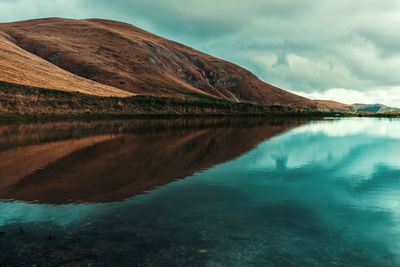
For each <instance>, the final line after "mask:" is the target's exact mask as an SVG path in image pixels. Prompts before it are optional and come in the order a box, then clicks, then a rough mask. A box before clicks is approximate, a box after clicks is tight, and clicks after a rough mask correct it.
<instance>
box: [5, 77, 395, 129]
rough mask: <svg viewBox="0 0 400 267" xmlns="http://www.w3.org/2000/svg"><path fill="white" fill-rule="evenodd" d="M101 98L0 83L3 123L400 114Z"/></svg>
mask: <svg viewBox="0 0 400 267" xmlns="http://www.w3.org/2000/svg"><path fill="white" fill-rule="evenodd" d="M196 97H197V99H196V98H195V99H176V98H166V97H152V96H132V97H126V98H120V97H102V96H92V95H86V94H82V93H78V92H76V93H71V92H64V91H60V90H50V89H44V88H37V87H30V86H24V85H18V84H12V83H6V82H1V81H0V121H2V122H6V121H16V120H18V121H21V120H22V121H23V120H26V121H32V120H57V119H79V118H82V119H87V118H91V119H95V118H135V117H145V116H149V117H176V116H274V117H275V116H293V117H312V116H316V117H320V116H373V117H398V116H399V115H400V114H394V113H390V114H385V113H379V114H373V113H338V112H321V111H316V110H313V109H306V108H302V109H299V108H293V107H285V106H262V105H256V104H251V103H233V102H230V101H226V100H220V99H216V98H211V97H204V96H201V95H199V96H196Z"/></svg>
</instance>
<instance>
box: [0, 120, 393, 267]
mask: <svg viewBox="0 0 400 267" xmlns="http://www.w3.org/2000/svg"><path fill="white" fill-rule="evenodd" d="M399 141H400V120H388V119H340V120H336V119H324V120H318V121H304V120H271V121H270V120H252V119H246V120H220V119H209V120H166V121H161V120H160V121H154V120H153V121H145V120H143V121H140V120H138V121H111V122H102V121H100V122H62V123H61V122H59V123H41V124H25V125H0V199H1V200H0V266H2V265H4V266H7V264H8V265H10V266H32V265H36V266H88V265H89V266H279V267H281V266H284V267H286V266H287V267H290V266H322V267H329V266H351V267H357V266H360V267H361V266H362V267H366V266H371V267H372V266H373V267H377V266H379V267H385V266H396V267H398V266H400V193H399V192H400V152H399V151H400V142H399Z"/></svg>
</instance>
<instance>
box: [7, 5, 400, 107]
mask: <svg viewBox="0 0 400 267" xmlns="http://www.w3.org/2000/svg"><path fill="white" fill-rule="evenodd" d="M41 17H66V18H106V19H113V20H119V21H124V22H128V23H131V24H134V25H135V26H138V27H140V28H143V29H145V30H148V31H151V32H153V33H155V34H158V35H161V36H163V37H166V38H169V39H172V40H175V41H178V42H181V43H184V44H186V45H189V46H191V47H193V48H196V49H199V50H201V51H203V52H206V53H208V54H211V55H213V56H216V57H220V58H223V59H226V60H229V61H232V62H234V63H236V64H239V65H241V66H242V67H245V68H247V69H249V70H250V71H251V72H253V73H254V74H255V75H257V76H258V77H259V78H260V79H262V80H264V81H266V82H268V83H271V84H273V85H276V86H278V87H281V88H283V89H286V90H289V91H292V92H294V93H297V94H300V95H303V96H306V97H310V98H313V99H330V100H336V101H340V102H343V103H348V104H351V103H360V102H362V103H371V104H372V103H383V104H386V105H389V106H396V107H400V75H399V70H400V34H398V27H399V26H398V25H400V0H380V1H376V0H363V1H361V0H360V1H349V0H321V1H315V0H251V1H249V0H113V1H109V0H0V21H1V22H8V21H17V20H24V19H32V18H41Z"/></svg>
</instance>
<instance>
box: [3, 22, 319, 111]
mask: <svg viewBox="0 0 400 267" xmlns="http://www.w3.org/2000/svg"><path fill="white" fill-rule="evenodd" d="M0 32H3V34H2V37H1V40H2V55H1V65H2V66H8V65H11V66H13V68H12V69H9V68H8V67H2V68H1V69H0V80H3V81H9V82H14V83H22V84H28V85H34V86H41V87H46V88H58V89H65V90H69V91H71V90H74V91H76V90H78V89H80V90H81V91H84V90H86V91H89V92H93V91H96V92H99V94H100V92H102V93H103V94H104V93H105V92H106V91H107V93H109V94H110V95H117V94H121V92H120V91H118V90H117V89H116V88H118V89H122V90H124V91H125V92H130V93H134V94H141V95H153V96H169V97H195V96H201V95H203V96H214V97H218V98H222V99H227V100H230V101H234V102H241V101H245V102H253V103H259V104H264V105H289V106H300V107H315V103H313V102H312V101H309V100H308V99H306V98H303V97H300V96H297V95H294V94H291V93H289V92H286V91H284V90H281V89H279V88H276V87H274V86H272V85H269V84H266V83H264V82H262V81H261V80H259V79H258V78H257V77H255V76H254V75H252V74H251V73H250V72H248V71H247V70H245V69H243V68H241V67H239V66H237V65H234V64H232V63H229V62H226V61H223V60H219V59H216V58H214V57H211V56H209V55H206V54H203V53H201V52H199V51H196V50H193V49H191V48H189V47H186V46H183V45H181V44H178V43H175V42H172V41H169V40H166V39H164V38H161V37H158V36H156V35H153V34H151V33H148V32H145V31H143V30H141V29H138V28H136V27H134V26H132V25H129V24H126V23H120V22H115V21H108V20H99V19H88V20H71V19H59V18H51V19H40V20H30V21H23V22H16V23H3V24H0ZM4 43H5V44H6V46H3V44H4ZM7 51H17V52H13V53H9V52H7ZM28 52H29V53H28ZM32 54H33V55H32ZM13 55H15V57H17V59H15V58H13ZM34 55H36V56H34ZM41 59H45V61H44V60H41ZM8 61H9V62H11V63H9V62H8ZM25 62H28V63H25ZM38 65H39V66H43V67H41V68H39V70H38V69H37V67H36V66H38ZM18 66H23V68H22V69H19V68H18ZM56 66H58V67H59V68H57V67H56ZM60 68H61V69H63V70H66V71H68V72H64V71H62V70H61V69H60ZM77 76H80V77H83V78H85V79H81V78H77ZM79 79H80V80H79ZM70 80H71V83H70V84H68V81H70ZM88 80H92V81H95V82H96V83H89V82H88ZM47 81H48V82H47ZM74 81H76V82H74ZM57 82H58V84H57ZM77 83H78V85H79V86H78V85H77ZM100 84H103V85H108V86H111V87H113V88H114V90H116V91H112V88H110V87H105V86H103V85H100Z"/></svg>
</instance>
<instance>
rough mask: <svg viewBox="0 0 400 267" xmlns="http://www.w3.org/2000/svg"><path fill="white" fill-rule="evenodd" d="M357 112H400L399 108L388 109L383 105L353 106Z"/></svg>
mask: <svg viewBox="0 0 400 267" xmlns="http://www.w3.org/2000/svg"><path fill="white" fill-rule="evenodd" d="M352 107H353V109H354V111H355V112H359V113H364V112H365V113H394V112H400V109H398V108H392V107H388V106H385V105H382V104H353V105H352Z"/></svg>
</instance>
